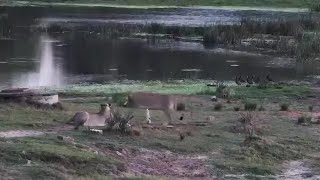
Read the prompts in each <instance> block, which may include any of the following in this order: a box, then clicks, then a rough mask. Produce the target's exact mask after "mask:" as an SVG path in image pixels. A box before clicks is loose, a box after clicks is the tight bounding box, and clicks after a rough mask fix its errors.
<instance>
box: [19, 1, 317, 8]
mask: <svg viewBox="0 0 320 180" xmlns="http://www.w3.org/2000/svg"><path fill="white" fill-rule="evenodd" d="M25 2H30V3H34V4H41V3H46V2H51V3H52V2H53V1H49V0H29V1H25ZM54 2H55V3H68V4H77V3H87V4H89V3H98V4H101V5H108V4H109V5H134V6H141V5H144V6H150V5H158V6H192V5H201V6H249V7H252V6H260V7H266V6H269V7H285V8H287V7H295V8H309V7H310V6H311V5H312V4H313V2H314V0H304V1H302V0H228V1H226V0H113V1H112V0H89V1H87V0H86V1H85V0H55V1H54ZM89 6H90V5H89Z"/></svg>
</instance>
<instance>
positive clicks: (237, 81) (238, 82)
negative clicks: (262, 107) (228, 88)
mask: <svg viewBox="0 0 320 180" xmlns="http://www.w3.org/2000/svg"><path fill="white" fill-rule="evenodd" d="M235 82H236V84H237V85H239V86H241V82H240V80H239V77H238V76H236V79H235Z"/></svg>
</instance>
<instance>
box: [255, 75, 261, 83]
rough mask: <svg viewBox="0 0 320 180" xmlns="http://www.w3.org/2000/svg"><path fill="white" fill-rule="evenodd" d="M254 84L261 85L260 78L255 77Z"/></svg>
mask: <svg viewBox="0 0 320 180" xmlns="http://www.w3.org/2000/svg"><path fill="white" fill-rule="evenodd" d="M253 82H254V83H256V84H259V83H260V76H256V75H254V77H253Z"/></svg>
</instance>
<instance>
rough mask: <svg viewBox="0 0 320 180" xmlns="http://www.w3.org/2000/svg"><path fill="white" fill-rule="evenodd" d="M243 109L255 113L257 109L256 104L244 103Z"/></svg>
mask: <svg viewBox="0 0 320 180" xmlns="http://www.w3.org/2000/svg"><path fill="white" fill-rule="evenodd" d="M244 109H245V110H246V111H255V110H256V109H257V103H252V102H246V103H245V104H244Z"/></svg>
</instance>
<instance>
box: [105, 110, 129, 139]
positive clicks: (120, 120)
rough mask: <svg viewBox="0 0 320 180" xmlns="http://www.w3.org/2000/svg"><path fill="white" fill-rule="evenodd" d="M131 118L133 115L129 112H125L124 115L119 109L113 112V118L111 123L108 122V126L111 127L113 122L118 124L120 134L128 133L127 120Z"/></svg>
mask: <svg viewBox="0 0 320 180" xmlns="http://www.w3.org/2000/svg"><path fill="white" fill-rule="evenodd" d="M132 118H133V115H132V113H131V112H129V113H127V114H126V115H124V114H122V113H120V112H119V111H114V113H113V120H112V123H110V124H108V127H109V128H110V127H111V128H112V127H113V126H114V125H115V124H118V127H119V129H118V130H119V131H120V132H121V133H122V134H125V133H130V132H129V131H128V130H129V129H128V127H129V121H130V120H131V119H132Z"/></svg>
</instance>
